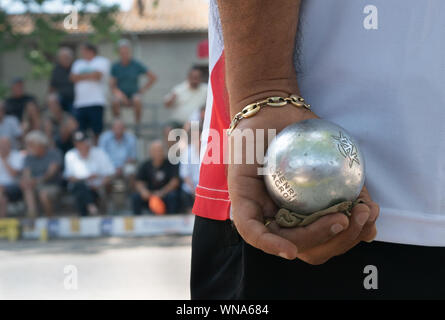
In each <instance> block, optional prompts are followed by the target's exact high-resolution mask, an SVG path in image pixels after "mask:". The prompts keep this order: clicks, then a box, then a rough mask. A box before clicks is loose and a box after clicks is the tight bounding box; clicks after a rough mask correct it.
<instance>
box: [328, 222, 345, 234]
mask: <svg viewBox="0 0 445 320" xmlns="http://www.w3.org/2000/svg"><path fill="white" fill-rule="evenodd" d="M343 229H344V228H343V226H342V225H341V224H339V223H336V224H334V225H333V226H332V227H331V232H332V233H333V234H337V233H340V232H342V231H343Z"/></svg>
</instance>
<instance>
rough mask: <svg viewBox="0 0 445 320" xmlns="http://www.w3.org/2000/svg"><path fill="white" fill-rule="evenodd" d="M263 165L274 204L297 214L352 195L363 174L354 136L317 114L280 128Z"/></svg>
mask: <svg viewBox="0 0 445 320" xmlns="http://www.w3.org/2000/svg"><path fill="white" fill-rule="evenodd" d="M265 168H266V170H270V171H266V175H265V177H264V179H265V183H266V187H267V190H268V192H269V194H270V196H271V198H272V199H273V200H274V202H275V203H276V204H277V206H278V207H280V208H284V209H287V210H289V211H292V212H295V213H299V214H303V215H309V214H311V213H314V212H316V211H319V210H323V209H326V208H328V207H330V206H333V205H335V204H337V203H340V202H343V201H354V200H356V199H357V197H358V195H359V194H360V191H361V190H362V188H363V184H364V180H365V163H364V159H363V155H362V153H361V152H360V148H359V146H358V144H357V142H356V141H355V140H354V138H352V137H351V136H350V135H349V134H348V133H347V131H346V130H345V129H343V128H342V127H340V126H338V125H336V124H334V123H332V122H329V121H326V120H320V119H309V120H304V121H301V122H298V123H295V124H293V125H290V126H288V127H286V128H285V129H284V130H283V131H281V132H280V133H279V134H278V135H277V136H276V137H275V138H274V139H273V140H272V142H271V144H270V145H269V148H268V150H267V153H266V163H265Z"/></svg>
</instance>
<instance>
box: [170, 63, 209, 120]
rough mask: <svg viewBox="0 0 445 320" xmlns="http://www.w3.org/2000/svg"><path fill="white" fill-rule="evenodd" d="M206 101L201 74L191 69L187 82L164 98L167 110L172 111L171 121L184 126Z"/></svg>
mask: <svg viewBox="0 0 445 320" xmlns="http://www.w3.org/2000/svg"><path fill="white" fill-rule="evenodd" d="M206 99H207V84H205V83H203V82H202V72H201V70H200V69H199V68H198V67H193V68H192V69H190V71H189V73H188V77H187V80H186V81H184V82H182V83H180V84H178V85H177V86H176V87H174V88H173V90H172V91H171V92H170V93H169V94H168V95H167V96H166V97H165V99H164V104H165V107H167V108H172V109H174V112H173V113H172V116H171V119H172V120H173V121H176V122H180V123H182V124H185V123H186V122H187V121H189V119H190V117H191V116H192V114H193V113H194V112H195V111H197V110H199V108H201V106H203V105H205V103H206Z"/></svg>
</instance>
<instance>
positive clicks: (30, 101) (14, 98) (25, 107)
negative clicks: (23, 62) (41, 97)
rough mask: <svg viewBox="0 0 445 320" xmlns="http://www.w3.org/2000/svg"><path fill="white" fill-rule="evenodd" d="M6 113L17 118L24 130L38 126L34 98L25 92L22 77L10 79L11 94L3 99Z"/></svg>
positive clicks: (38, 120) (37, 114)
mask: <svg viewBox="0 0 445 320" xmlns="http://www.w3.org/2000/svg"><path fill="white" fill-rule="evenodd" d="M5 110H6V114H7V115H11V116H14V117H16V118H17V120H18V121H19V122H20V123H21V125H22V129H23V131H24V132H28V131H31V130H36V129H38V128H39V127H40V115H39V109H38V107H37V103H36V99H35V98H34V97H33V96H32V95H29V94H26V93H25V88H24V82H23V79H22V78H16V79H14V80H13V81H12V85H11V96H10V97H9V98H7V99H6V100H5Z"/></svg>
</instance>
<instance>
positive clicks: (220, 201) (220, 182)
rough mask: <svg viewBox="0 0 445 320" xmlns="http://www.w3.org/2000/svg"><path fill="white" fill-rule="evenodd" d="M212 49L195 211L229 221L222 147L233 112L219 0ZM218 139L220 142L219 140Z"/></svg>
mask: <svg viewBox="0 0 445 320" xmlns="http://www.w3.org/2000/svg"><path fill="white" fill-rule="evenodd" d="M209 50H210V51H209V69H210V79H209V88H208V91H207V92H208V95H207V104H206V115H205V119H204V127H203V135H202V146H201V152H202V153H201V169H200V177H199V184H198V186H197V187H196V194H195V195H196V200H195V205H194V207H193V213H195V214H196V215H198V216H201V217H204V218H209V219H215V220H227V219H229V218H230V199H229V192H228V189H227V178H226V165H225V164H224V161H223V159H224V153H223V148H221V146H223V145H224V139H227V136H226V133H225V129H227V128H228V127H229V124H230V112H229V104H228V95H227V89H226V86H225V67H224V45H223V37H222V30H221V24H220V20H219V13H218V9H217V5H216V2H215V1H210V16H209ZM209 129H212V130H215V132H217V133H218V135H212V134H209ZM218 139H219V141H215V140H218Z"/></svg>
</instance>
